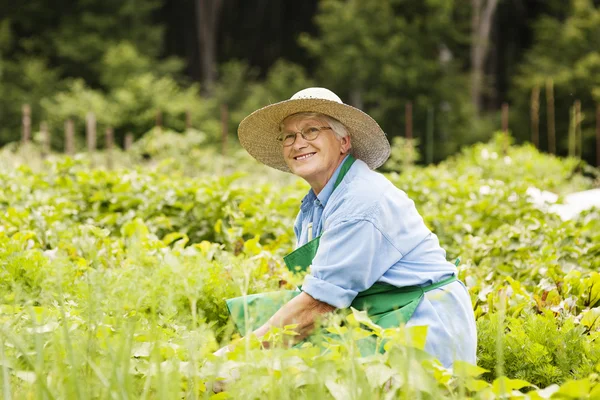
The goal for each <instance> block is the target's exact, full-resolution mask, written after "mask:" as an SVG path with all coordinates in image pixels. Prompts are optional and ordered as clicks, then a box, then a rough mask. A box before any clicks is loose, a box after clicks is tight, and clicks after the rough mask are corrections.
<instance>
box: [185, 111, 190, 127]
mask: <svg viewBox="0 0 600 400" xmlns="http://www.w3.org/2000/svg"><path fill="white" fill-rule="evenodd" d="M191 127H192V113H191V112H190V110H186V111H185V130H186V131H187V130H188V129H191Z"/></svg>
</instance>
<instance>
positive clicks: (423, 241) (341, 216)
mask: <svg viewBox="0 0 600 400" xmlns="http://www.w3.org/2000/svg"><path fill="white" fill-rule="evenodd" d="M238 134H239V139H240V142H241V144H242V146H244V148H245V149H246V150H247V151H248V152H249V153H250V154H251V155H252V156H253V157H255V158H256V159H257V160H259V161H260V162H262V163H264V164H266V165H268V166H270V167H273V168H276V169H279V170H282V171H286V172H291V173H293V174H295V175H297V176H299V177H301V178H303V179H304V180H306V181H307V182H308V183H309V184H310V186H311V190H310V191H309V192H308V194H307V195H306V196H305V197H304V199H303V200H302V204H301V206H300V212H299V213H298V217H297V219H296V223H295V225H294V232H295V234H296V238H297V249H296V251H294V252H293V253H291V254H290V255H288V256H287V257H286V263H287V264H288V266H289V267H292V268H293V267H294V266H299V267H301V268H307V267H309V268H310V273H309V274H307V275H306V278H305V280H304V283H303V285H302V287H301V288H302V291H301V292H299V294H298V295H296V296H295V297H293V298H291V300H289V301H288V302H287V303H285V304H284V305H283V306H282V307H281V308H279V310H278V311H277V312H275V314H274V315H272V316H271V317H270V318H269V319H268V321H267V322H266V323H264V324H263V325H262V326H260V327H258V329H256V330H255V331H254V333H255V334H256V335H257V336H258V337H260V336H262V335H264V334H265V333H266V332H267V331H268V330H269V328H270V327H271V326H284V325H290V324H298V325H297V328H295V329H296V331H297V333H298V334H299V335H298V336H297V338H298V340H300V339H303V338H305V337H307V336H308V335H309V334H310V333H311V329H312V328H313V326H314V323H315V320H316V319H317V318H318V317H319V316H321V315H322V314H325V313H328V312H331V311H333V310H335V309H338V308H348V307H350V306H352V307H354V308H357V309H364V310H367V312H368V314H369V316H370V317H371V318H372V319H373V321H374V322H376V323H378V324H379V325H381V326H384V327H391V326H398V325H399V324H402V323H406V325H407V326H420V325H426V326H427V327H428V333H427V339H426V346H425V350H427V351H428V352H429V353H431V354H433V355H434V356H436V357H437V358H438V359H439V360H440V361H441V362H442V364H443V365H444V366H446V367H450V366H451V365H452V363H453V361H454V360H464V361H468V362H471V363H475V361H476V360H475V353H476V339H477V336H476V331H475V319H474V315H473V310H472V306H471V300H470V297H469V294H468V292H467V290H466V288H465V286H464V285H463V284H462V283H461V282H460V281H458V280H457V278H456V274H457V270H456V267H455V266H454V265H453V264H452V263H450V262H448V261H447V260H446V257H445V255H446V254H445V251H444V250H443V249H442V248H441V247H440V244H439V241H438V238H437V236H436V235H435V234H433V233H432V232H431V231H430V230H429V229H428V228H427V227H426V226H425V224H424V222H423V219H422V218H421V216H420V215H419V213H418V212H417V210H416V208H415V206H414V203H413V201H412V200H410V199H409V198H408V197H407V196H406V194H405V193H404V192H403V191H401V190H399V189H398V188H396V187H395V186H394V185H393V184H392V183H391V182H390V181H389V180H387V179H386V178H385V177H384V176H383V175H381V174H379V173H376V172H374V171H373V170H374V169H376V168H377V167H379V166H381V165H382V164H383V163H384V162H385V161H386V159H387V158H388V157H389V153H390V146H389V143H388V141H387V139H386V137H385V134H384V133H383V131H382V130H381V128H380V127H379V125H378V124H377V123H376V122H375V121H374V120H373V119H372V118H371V117H370V116H368V115H367V114H365V113H364V112H362V111H360V110H358V109H356V108H354V107H351V106H349V105H346V104H344V103H342V101H341V100H340V98H339V97H338V96H337V95H335V94H334V93H333V92H331V91H329V90H327V89H323V88H309V89H305V90H302V91H300V92H298V93H296V94H295V95H294V96H292V98H291V99H290V100H287V101H283V102H280V103H276V104H272V105H270V106H267V107H264V108H262V109H260V110H258V111H255V112H254V113H252V114H251V115H249V116H248V117H246V118H245V119H244V120H243V121H242V122H241V124H240V126H239V130H238ZM224 351H226V349H225V348H224V349H221V350H220V351H219V352H217V354H222V353H223V352H224Z"/></svg>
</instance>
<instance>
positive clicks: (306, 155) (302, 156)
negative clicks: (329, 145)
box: [294, 153, 317, 161]
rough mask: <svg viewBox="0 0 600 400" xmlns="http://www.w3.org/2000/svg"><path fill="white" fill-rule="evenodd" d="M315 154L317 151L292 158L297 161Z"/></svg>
mask: <svg viewBox="0 0 600 400" xmlns="http://www.w3.org/2000/svg"><path fill="white" fill-rule="evenodd" d="M315 154H317V153H308V154H302V155H301V156H297V157H294V160H298V161H302V160H306V159H307V158H310V157H312V156H314V155H315Z"/></svg>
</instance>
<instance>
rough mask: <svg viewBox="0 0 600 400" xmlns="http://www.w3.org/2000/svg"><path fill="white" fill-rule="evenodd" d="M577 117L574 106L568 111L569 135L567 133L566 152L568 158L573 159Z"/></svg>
mask: <svg viewBox="0 0 600 400" xmlns="http://www.w3.org/2000/svg"><path fill="white" fill-rule="evenodd" d="M576 121H577V117H576V113H575V105H573V106H572V107H571V108H570V109H569V133H568V151H569V153H568V154H569V157H575V152H576V148H575V147H576V138H575V130H576V128H577V122H576Z"/></svg>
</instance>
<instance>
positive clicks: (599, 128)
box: [596, 104, 600, 168]
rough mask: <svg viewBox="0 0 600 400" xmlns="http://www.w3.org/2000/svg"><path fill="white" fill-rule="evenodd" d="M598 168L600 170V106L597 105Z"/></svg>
mask: <svg viewBox="0 0 600 400" xmlns="http://www.w3.org/2000/svg"><path fill="white" fill-rule="evenodd" d="M596 166H597V167H599V168H600V104H598V105H596Z"/></svg>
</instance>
